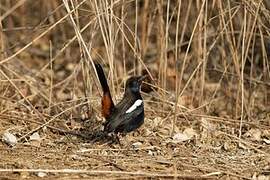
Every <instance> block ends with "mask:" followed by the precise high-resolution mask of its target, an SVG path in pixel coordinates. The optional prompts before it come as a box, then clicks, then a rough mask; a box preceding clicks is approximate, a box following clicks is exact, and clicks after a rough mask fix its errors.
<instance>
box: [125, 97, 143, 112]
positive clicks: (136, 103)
mask: <svg viewBox="0 0 270 180" xmlns="http://www.w3.org/2000/svg"><path fill="white" fill-rule="evenodd" d="M142 103H143V101H142V100H141V99H138V100H137V101H135V103H134V104H133V105H132V106H131V107H130V108H128V110H127V111H126V113H131V112H132V111H134V110H135V109H136V108H137V107H139V106H140V105H141V104H142Z"/></svg>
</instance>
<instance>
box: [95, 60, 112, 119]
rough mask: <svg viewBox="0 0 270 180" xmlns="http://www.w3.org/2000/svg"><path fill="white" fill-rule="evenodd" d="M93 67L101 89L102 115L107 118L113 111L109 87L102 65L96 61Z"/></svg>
mask: <svg viewBox="0 0 270 180" xmlns="http://www.w3.org/2000/svg"><path fill="white" fill-rule="evenodd" d="M95 68H96V71H97V74H98V79H99V82H100V84H101V87H102V90H103V96H102V100H101V105H102V115H103V117H105V119H108V118H110V116H111V113H112V111H113V108H114V103H113V100H112V96H111V92H110V88H109V86H108V83H107V79H106V76H105V73H104V71H103V68H102V66H101V65H100V64H98V63H95Z"/></svg>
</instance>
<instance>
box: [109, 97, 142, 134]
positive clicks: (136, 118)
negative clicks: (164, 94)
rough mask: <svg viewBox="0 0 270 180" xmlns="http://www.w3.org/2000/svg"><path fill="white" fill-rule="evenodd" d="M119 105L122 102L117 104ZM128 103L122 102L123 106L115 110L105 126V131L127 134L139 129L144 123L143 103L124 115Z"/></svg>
mask: <svg viewBox="0 0 270 180" xmlns="http://www.w3.org/2000/svg"><path fill="white" fill-rule="evenodd" d="M119 104H120V105H121V104H122V102H120V103H119ZM128 104H130V103H126V102H123V105H124V106H120V107H119V108H116V111H115V112H114V113H113V115H112V117H111V118H110V119H109V120H108V121H107V123H106V124H105V129H104V130H105V131H106V132H107V133H110V132H116V133H117V132H123V133H127V132H130V131H133V130H135V129H137V128H138V127H140V126H141V125H142V124H143V122H144V105H143V103H142V104H141V105H140V106H138V107H137V108H136V109H134V110H133V111H132V112H130V113H126V111H127V109H128V108H129V106H127V105H128Z"/></svg>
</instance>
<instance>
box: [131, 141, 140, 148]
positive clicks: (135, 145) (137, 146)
mask: <svg viewBox="0 0 270 180" xmlns="http://www.w3.org/2000/svg"><path fill="white" fill-rule="evenodd" d="M132 146H133V148H139V147H140V146H142V143H141V142H135V143H133V144H132Z"/></svg>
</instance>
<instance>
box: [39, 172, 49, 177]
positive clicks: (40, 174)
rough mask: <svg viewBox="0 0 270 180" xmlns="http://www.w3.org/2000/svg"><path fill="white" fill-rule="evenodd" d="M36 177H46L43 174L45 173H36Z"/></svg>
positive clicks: (45, 174)
mask: <svg viewBox="0 0 270 180" xmlns="http://www.w3.org/2000/svg"><path fill="white" fill-rule="evenodd" d="M37 176H38V177H45V176H47V173H45V172H37Z"/></svg>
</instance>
